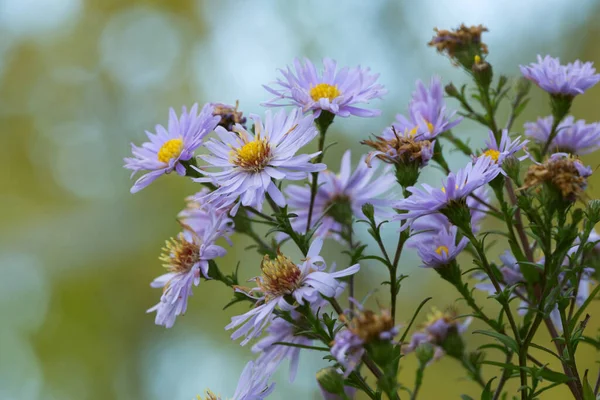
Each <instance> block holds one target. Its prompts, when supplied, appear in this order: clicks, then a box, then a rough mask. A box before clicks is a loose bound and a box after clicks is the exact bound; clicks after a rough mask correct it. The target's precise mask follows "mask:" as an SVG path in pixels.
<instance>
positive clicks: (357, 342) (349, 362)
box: [331, 329, 365, 377]
mask: <svg viewBox="0 0 600 400" xmlns="http://www.w3.org/2000/svg"><path fill="white" fill-rule="evenodd" d="M364 345H365V342H364V340H363V339H361V337H360V336H358V335H357V334H355V333H354V332H352V331H350V330H348V329H343V330H341V331H339V332H338V333H337V334H336V335H335V339H334V341H333V346H332V347H331V354H332V355H333V356H334V357H335V358H336V360H338V362H339V363H340V365H341V366H342V367H344V377H348V375H350V374H351V373H352V371H354V370H355V369H356V367H357V366H358V364H360V360H361V358H362V356H363V354H364V353H365V347H364Z"/></svg>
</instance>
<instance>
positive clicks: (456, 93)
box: [444, 83, 461, 97]
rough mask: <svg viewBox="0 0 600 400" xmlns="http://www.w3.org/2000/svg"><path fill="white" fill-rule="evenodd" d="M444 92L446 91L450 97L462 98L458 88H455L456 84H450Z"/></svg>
mask: <svg viewBox="0 0 600 400" xmlns="http://www.w3.org/2000/svg"><path fill="white" fill-rule="evenodd" d="M444 90H445V91H446V94H447V95H448V96H450V97H460V96H461V94H460V92H459V91H458V89H457V88H456V86H454V84H452V83H449V84H447V85H446V87H445V88H444Z"/></svg>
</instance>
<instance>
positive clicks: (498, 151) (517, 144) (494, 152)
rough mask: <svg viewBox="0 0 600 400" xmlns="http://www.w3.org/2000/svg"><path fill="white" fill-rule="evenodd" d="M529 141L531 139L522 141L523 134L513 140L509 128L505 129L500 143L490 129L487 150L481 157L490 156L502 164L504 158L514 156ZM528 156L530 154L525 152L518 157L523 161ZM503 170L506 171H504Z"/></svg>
mask: <svg viewBox="0 0 600 400" xmlns="http://www.w3.org/2000/svg"><path fill="white" fill-rule="evenodd" d="M528 142H529V140H524V141H521V136H518V137H517V138H515V140H511V139H510V136H509V135H508V130H506V129H503V130H502V136H501V138H500V143H499V144H498V142H496V138H495V137H494V132H492V131H489V136H488V140H487V141H486V142H485V145H486V146H487V150H486V151H484V152H483V153H482V154H481V157H490V158H491V159H492V160H494V162H496V163H497V164H498V165H502V162H503V161H504V159H506V158H507V157H512V156H514V155H515V154H516V153H517V152H519V151H521V150H522V149H523V148H524V147H525V145H526V144H527V143H528ZM527 157H529V156H528V155H527V154H525V155H523V156H520V157H517V159H518V160H519V161H522V160H524V159H526V158H527ZM501 172H502V173H504V171H501Z"/></svg>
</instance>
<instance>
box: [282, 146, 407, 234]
mask: <svg viewBox="0 0 600 400" xmlns="http://www.w3.org/2000/svg"><path fill="white" fill-rule="evenodd" d="M390 170H391V167H390V166H386V167H385V168H383V169H381V170H378V169H377V168H369V167H368V166H367V164H366V163H365V157H364V156H363V157H362V158H361V159H360V161H359V163H358V166H357V167H356V169H355V170H354V171H352V169H351V165H350V150H347V151H346V153H344V156H343V157H342V165H341V167H340V173H339V174H338V175H336V174H334V173H333V172H330V171H325V172H324V173H321V174H319V181H318V183H319V188H318V190H317V194H316V196H315V202H314V205H313V215H312V220H311V225H314V224H315V223H316V222H317V221H320V223H321V225H320V226H319V228H317V231H316V235H317V237H327V236H332V237H333V238H335V239H336V240H341V237H340V235H339V233H340V232H342V229H343V224H346V223H351V222H352V217H353V216H355V217H357V218H365V216H364V215H363V212H362V206H363V205H364V204H366V203H369V204H372V205H373V206H374V207H375V210H376V211H377V212H378V213H385V207H391V205H392V200H391V199H390V197H389V195H388V194H386V193H387V192H389V190H390V188H392V187H394V184H395V181H396V178H395V177H394V175H393V174H391V173H390ZM285 193H286V196H287V198H288V204H289V206H290V211H291V212H293V213H295V214H296V215H298V217H296V218H294V219H293V220H292V226H293V227H294V229H295V230H296V231H298V232H302V233H304V232H305V231H306V224H307V222H308V211H309V208H310V187H308V186H297V185H290V186H288V187H287V188H286V190H285ZM311 228H312V226H311Z"/></svg>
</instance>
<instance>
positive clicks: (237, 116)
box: [212, 100, 246, 131]
mask: <svg viewBox="0 0 600 400" xmlns="http://www.w3.org/2000/svg"><path fill="white" fill-rule="evenodd" d="M239 105H240V102H239V101H237V100H236V102H235V106H233V105H230V104H223V103H212V106H213V115H215V116H219V117H220V118H221V120H220V121H219V123H218V125H219V126H222V127H223V128H225V129H227V130H228V131H230V130H231V129H233V127H234V126H235V125H236V124H240V125H241V126H243V127H244V128H246V125H245V124H246V117H244V113H242V112H241V111H239V110H238V107H239Z"/></svg>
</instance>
